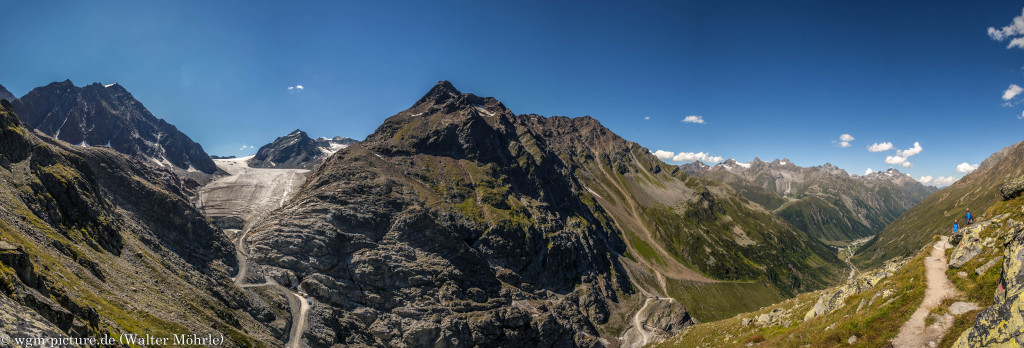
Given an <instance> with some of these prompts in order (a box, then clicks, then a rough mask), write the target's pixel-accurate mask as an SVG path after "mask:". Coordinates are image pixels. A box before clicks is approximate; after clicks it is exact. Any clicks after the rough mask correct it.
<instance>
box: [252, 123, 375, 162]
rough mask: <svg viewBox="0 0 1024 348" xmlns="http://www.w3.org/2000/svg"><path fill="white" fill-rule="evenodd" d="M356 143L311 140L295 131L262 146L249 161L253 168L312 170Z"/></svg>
mask: <svg viewBox="0 0 1024 348" xmlns="http://www.w3.org/2000/svg"><path fill="white" fill-rule="evenodd" d="M355 142H356V141H355V140H352V139H349V138H342V137H334V138H332V139H326V138H320V139H316V140H313V139H312V138H310V137H309V136H308V135H306V132H303V131H301V130H298V129H296V130H295V131H294V132H291V133H289V134H288V135H286V136H283V137H279V138H277V139H275V140H274V141H273V142H271V143H270V144H267V145H263V146H262V147H260V149H259V150H258V151H257V152H256V155H255V156H253V158H252V159H250V160H249V166H250V167H253V168H282V169H313V168H315V167H316V166H317V165H318V164H320V162H321V161H323V160H324V159H325V158H327V157H328V156H330V155H332V154H334V153H335V152H337V151H338V150H341V149H344V148H346V147H348V146H349V145H352V144H354V143H355Z"/></svg>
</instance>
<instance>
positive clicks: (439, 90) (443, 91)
mask: <svg viewBox="0 0 1024 348" xmlns="http://www.w3.org/2000/svg"><path fill="white" fill-rule="evenodd" d="M460 95H462V92H459V90H458V89H455V86H453V85H452V83H451V82H448V81H438V82H437V84H435V85H434V87H433V88H431V89H430V91H428V92H427V94H425V95H423V97H422V98H420V100H419V101H417V102H416V104H415V105H413V106H416V105H420V104H427V103H430V104H443V103H445V102H448V101H450V100H453V99H455V98H457V97H459V96H460Z"/></svg>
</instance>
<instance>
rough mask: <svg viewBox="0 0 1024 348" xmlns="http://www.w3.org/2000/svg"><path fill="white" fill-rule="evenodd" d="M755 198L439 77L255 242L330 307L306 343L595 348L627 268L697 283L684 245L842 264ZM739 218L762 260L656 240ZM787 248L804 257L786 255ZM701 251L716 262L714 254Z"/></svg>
mask: <svg viewBox="0 0 1024 348" xmlns="http://www.w3.org/2000/svg"><path fill="white" fill-rule="evenodd" d="M661 202H666V203H661ZM668 204H673V205H672V206H669V205H668ZM675 205H679V206H685V207H687V208H686V210H685V212H686V214H688V215H686V216H687V217H689V218H692V219H699V220H701V221H702V223H703V224H704V225H702V226H694V225H685V226H676V225H672V224H669V223H668V222H675V221H682V219H683V217H682V215H677V214H683V213H679V212H676V210H674V209H676V208H674V207H675ZM654 208H658V209H664V212H663V214H664V215H663V216H665V217H666V218H667V219H670V220H666V221H668V222H661V223H660V224H659V223H657V222H654V221H652V220H643V219H647V216H648V215H647V214H645V213H644V210H643V209H654ZM679 209H683V208H679ZM751 209H754V208H751V207H748V206H746V205H743V204H742V203H739V199H738V198H736V197H735V195H734V194H733V193H731V192H730V191H729V190H728V189H727V188H725V187H719V186H711V187H708V186H705V184H704V183H703V182H702V181H700V180H697V179H691V178H687V177H686V176H685V174H683V173H682V172H679V171H675V170H673V168H671V167H670V166H668V165H664V164H663V163H660V161H657V159H656V158H655V157H654V156H653V155H651V154H650V153H649V151H648V150H647V149H644V148H642V147H640V146H638V145H636V144H635V143H631V142H628V141H625V140H623V139H622V138H620V137H618V136H617V135H615V134H614V133H611V132H610V131H609V130H608V129H606V128H604V127H603V126H601V125H600V123H599V122H597V121H596V120H594V119H593V118H590V117H581V118H573V119H570V118H565V117H550V118H547V117H541V116H537V115H519V116H517V115H515V114H513V113H512V112H511V111H509V110H508V109H506V108H505V107H504V106H503V105H502V104H501V103H500V102H498V101H497V100H495V99H493V98H482V97H477V96H475V95H472V94H464V93H460V92H459V91H458V90H456V89H455V88H454V87H453V86H451V84H449V83H448V82H440V83H438V85H436V86H435V87H434V88H433V89H431V91H430V92H428V93H427V94H426V95H425V96H424V97H423V98H421V99H420V100H419V101H418V102H417V103H416V104H415V105H413V106H412V107H411V108H409V109H408V110H405V111H403V112H401V113H399V114H397V115H395V116H392V117H391V118H389V119H388V120H387V121H385V122H384V123H383V124H382V125H381V126H380V127H379V128H378V129H377V131H376V132H375V133H373V134H372V135H370V136H369V137H367V139H366V140H365V141H363V142H360V143H358V144H356V145H353V146H351V147H349V148H346V149H344V150H342V151H340V152H338V153H337V154H335V155H334V156H332V157H330V158H329V159H327V160H326V161H325V162H324V163H323V164H321V165H320V166H319V167H317V169H316V170H314V171H313V172H312V173H311V175H310V176H309V177H308V178H307V181H306V183H305V184H304V186H303V188H302V190H300V191H299V192H298V193H297V194H296V195H295V196H294V198H292V199H291V200H290V201H289V202H288V203H287V204H286V205H285V206H283V207H281V208H280V209H278V210H276V211H274V212H273V213H271V214H270V216H268V217H267V218H266V219H264V220H263V222H262V223H261V224H259V225H257V226H255V227H254V228H253V230H252V235H251V237H250V238H249V240H248V244H249V245H250V246H251V248H252V250H251V252H250V255H251V257H252V260H253V261H255V262H256V263H259V264H262V265H264V268H266V270H265V272H266V273H279V272H280V270H285V271H288V272H292V273H293V274H295V275H296V278H297V280H298V282H299V288H300V289H302V290H304V291H306V292H307V293H308V294H309V295H311V296H312V297H313V298H315V299H316V300H317V301H318V302H320V303H324V304H325V305H324V306H322V307H319V308H318V309H317V310H316V311H314V312H313V313H312V314H311V318H310V322H311V327H310V331H309V332H308V333H307V334H306V337H305V338H304V342H305V343H308V344H310V345H311V346H330V345H333V344H343V345H359V344H365V345H376V346H398V347H401V346H408V347H421V346H441V347H469V346H513V345H526V346H596V345H600V344H602V343H601V342H602V341H601V340H604V341H606V342H615V341H618V337H619V335H620V334H622V333H623V331H626V328H627V327H630V326H631V325H632V318H633V316H632V315H633V314H634V312H635V311H636V310H638V309H640V308H642V306H643V304H644V303H645V300H644V297H643V296H640V293H639V292H638V288H637V285H636V284H637V283H636V282H637V280H636V279H635V277H640V276H646V277H657V276H658V273H659V272H662V271H664V272H666V274H668V276H669V277H670V279H669V280H667V281H668V282H681V281H682V280H681V279H683V278H682V277H684V276H681V275H679V274H680V273H685V272H686V271H688V272H690V273H689V274H691V276H692V277H694V279H703V280H692V279H691V280H689V281H690V282H693V281H707V280H708V279H707V278H703V276H701V275H700V273H697V272H694V271H693V270H690V269H687V268H686V267H685V266H682V264H681V263H679V262H678V261H676V260H678V259H680V258H686V260H688V261H689V260H698V259H700V260H701V262H700V263H698V262H694V263H695V264H699V265H700V267H701V268H700V271H704V272H707V274H712V275H714V276H722V277H724V278H725V279H729V280H733V279H736V280H739V279H744V280H746V279H747V278H741V277H744V276H747V275H751V276H752V277H754V279H757V280H758V281H764V282H765V283H766V284H767V286H769V287H773V286H778V287H782V286H785V287H786V290H784V291H793V290H795V289H799V290H804V289H806V288H813V287H814V286H816V285H817V286H820V285H823V284H824V283H827V282H828V281H830V279H832V278H830V277H834V276H835V275H836V274H837V271H838V263H839V261H838V260H837V259H835V257H834V256H831V255H832V254H831V253H829V252H828V251H827V249H826V248H825V247H824V246H823V245H821V244H820V243H815V241H813V240H810V239H808V238H806V236H803V235H801V234H799V233H798V231H795V230H793V229H792V228H791V227H788V225H786V224H785V223H783V222H781V220H777V218H775V219H773V218H771V217H770V214H769V213H767V212H764V211H758V212H754V211H753V210H751ZM741 215H744V216H741ZM747 216H759V217H761V218H762V219H763V220H759V223H761V224H762V225H759V226H760V227H763V228H759V229H757V230H753V229H751V230H749V231H747V232H746V233H747V234H746V235H744V238H746V237H747V236H748V235H749V237H750V238H752V239H753V240H750V239H746V240H744V241H743V243H744V244H743V245H746V247H745V248H748V249H749V251H750V252H749V253H748V257H749V260H751V261H749V262H750V263H758V264H757V265H756V266H751V265H750V264H747V265H740V264H739V263H737V262H734V260H732V259H729V255H735V253H736V251H735V250H728V251H723V250H718V249H714V250H713V249H712V248H711V247H712V245H708V246H705V245H703V244H701V246H699V247H696V246H694V247H693V250H692V251H691V250H690V249H683V248H677V247H671V248H668V247H663V246H662V245H669V244H665V243H667V242H665V241H667V240H669V238H676V237H679V236H682V235H685V236H689V235H694V236H698V237H697V238H698V239H699V238H713V239H714V240H715V241H716V242H715V243H716V244H717V245H724V246H726V247H725V248H726V249H728V248H731V247H732V246H734V245H736V246H737V248H739V246H738V244H737V243H738V242H736V241H735V239H736V238H738V237H737V234H743V232H742V230H741V231H740V232H736V230H737V228H738V225H737V224H736V223H735V222H734V219H735V220H740V219H745V218H747ZM675 219H678V220H675ZM734 227H736V228H734ZM672 228H685V229H686V230H679V229H672ZM652 230H653V231H652ZM720 230H721V231H720ZM712 231H713V232H712ZM723 231H725V232H723ZM641 233H643V235H642V237H637V238H644V239H645V240H650V241H651V242H650V243H661V244H656V245H658V248H657V249H655V251H654V252H655V253H658V254H657V255H653V256H651V257H656V258H658V259H659V260H662V263H663V264H658V263H656V262H654V260H653V259H652V260H647V259H645V257H643V256H641V255H642V254H641V253H640V252H638V251H637V250H638V249H637V248H638V247H639V246H640V244H639V243H641V242H639V241H636V242H628V241H627V240H625V238H624V237H625V236H627V234H629V235H632V236H635V237H636V236H640V234H641ZM712 233H713V234H714V235H711V234H712ZM801 236H803V237H801ZM748 241H749V243H748ZM630 243H638V244H635V245H636V246H633V244H630ZM644 243H646V242H644ZM758 243H760V244H759V245H751V244H758ZM695 245H696V244H695ZM781 245H786V247H785V248H783V247H781ZM688 247H689V246H688ZM718 247H719V246H715V248H718ZM787 248H788V249H789V250H798V251H799V253H801V254H800V255H801V256H800V257H796V256H795V255H790V254H784V252H782V251H780V250H782V249H787ZM645 250H647V249H645ZM744 250H746V249H744ZM705 253H714V255H715V257H717V258H718V260H719V261H718V264H717V265H708V264H706V263H704V261H706V260H707V257H706V256H707V255H709V254H705ZM730 253H731V254H730ZM625 254H629V255H631V256H629V257H626V256H623V255H625ZM829 257H831V258H829ZM807 259H815V260H819V261H816V262H819V263H818V264H815V265H814V266H811V265H810V264H809V263H808V262H815V261H806V260H807ZM770 262H778V263H770ZM723 264H726V265H728V267H726V268H722V267H719V266H721V265H723ZM733 266H735V268H732V267H733ZM716 267H719V268H716ZM743 267H751V268H750V269H746V268H743ZM766 269H767V270H770V272H772V273H773V274H772V275H771V276H768V275H767V274H766V273H767V271H765V270H766ZM792 270H798V272H800V273H802V274H800V275H798V273H797V272H792ZM758 272H761V273H758ZM776 272H777V273H776ZM790 272H792V273H790ZM759 276H760V278H758V277H759ZM648 279H653V278H648ZM775 282H777V283H775ZM816 282H820V283H816ZM673 284H682V283H673ZM691 284H692V283H691ZM645 290H649V291H651V292H653V293H658V292H661V291H664V290H663V289H654V288H652V289H645ZM627 302H628V303H630V304H631V305H627ZM630 306H632V307H630ZM630 308H632V309H630ZM665 308H666V309H667V310H669V311H670V313H662V314H661V315H659V316H658V319H657V320H656V321H657V322H658V327H662V328H666V330H681V329H682V328H683V327H685V326H686V325H687V323H688V322H689V321H691V319H689V317H688V316H687V315H685V314H686V313H685V308H684V307H683V306H681V305H678V304H676V305H674V306H665ZM627 317H628V318H627ZM613 327H616V328H618V329H615V328H613ZM649 329H650V328H648V329H646V330H649ZM645 332H646V331H645ZM667 334H669V335H671V334H674V332H668V333H667ZM599 337H600V338H601V340H599V339H598V338H599Z"/></svg>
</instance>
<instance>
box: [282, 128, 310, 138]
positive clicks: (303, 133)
mask: <svg viewBox="0 0 1024 348" xmlns="http://www.w3.org/2000/svg"><path fill="white" fill-rule="evenodd" d="M296 135H301V136H305V137H309V136H308V135H306V132H303V131H302V130H301V129H296V130H293V131H292V132H291V133H288V135H286V136H289V137H291V136H296Z"/></svg>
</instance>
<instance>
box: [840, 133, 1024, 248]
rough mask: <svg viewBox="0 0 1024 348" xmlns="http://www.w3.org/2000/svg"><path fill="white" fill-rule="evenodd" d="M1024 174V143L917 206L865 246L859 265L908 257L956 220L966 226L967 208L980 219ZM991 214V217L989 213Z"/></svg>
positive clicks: (998, 154)
mask: <svg viewBox="0 0 1024 348" xmlns="http://www.w3.org/2000/svg"><path fill="white" fill-rule="evenodd" d="M1021 175H1024V142H1020V143H1017V144H1014V145H1012V146H1008V147H1006V148H1004V149H1002V150H1000V151H999V152H997V153H995V154H993V155H992V156H990V157H989V158H988V159H986V160H985V161H983V162H982V163H981V165H980V166H979V167H978V169H976V170H975V171H974V172H971V173H970V174H967V175H965V176H964V177H963V178H961V179H960V180H957V182H955V183H953V184H952V185H950V186H949V187H946V188H944V189H942V190H941V191H938V192H936V193H934V194H932V195H931V196H928V198H925V199H924V200H923V201H921V203H919V204H917V205H915V206H914V207H913V208H911V209H910V210H907V212H906V213H903V215H901V216H900V217H899V218H897V219H896V220H894V221H893V222H892V223H891V224H889V226H886V228H885V229H884V230H883V231H882V232H881V233H879V234H878V236H877V237H875V238H874V239H872V240H871V241H870V242H868V244H865V245H864V246H863V247H862V249H861V251H858V253H857V257H856V258H854V261H856V262H857V263H858V264H859V265H864V266H871V265H877V264H879V263H881V262H883V261H885V260H887V259H890V258H893V257H898V256H904V255H908V253H910V252H912V251H914V250H917V249H918V248H920V247H921V246H922V245H924V244H925V243H927V242H928V241H930V240H931V239H932V236H934V235H936V234H940V233H948V232H949V231H950V229H951V228H952V226H953V219H959V220H960V222H961V223H963V218H964V213H965V209H971V211H972V212H973V213H974V214H975V217H976V219H977V220H982V219H984V218H985V217H986V216H985V215H987V214H986V210H987V209H989V207H991V206H992V205H993V204H995V203H996V202H999V201H1000V200H1001V199H1002V198H1001V195H1000V193H999V188H1000V187H1001V186H1002V185H1003V183H1005V182H1007V181H1010V180H1012V179H1015V178H1018V177H1020V176H1021ZM988 215H990V214H988Z"/></svg>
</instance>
